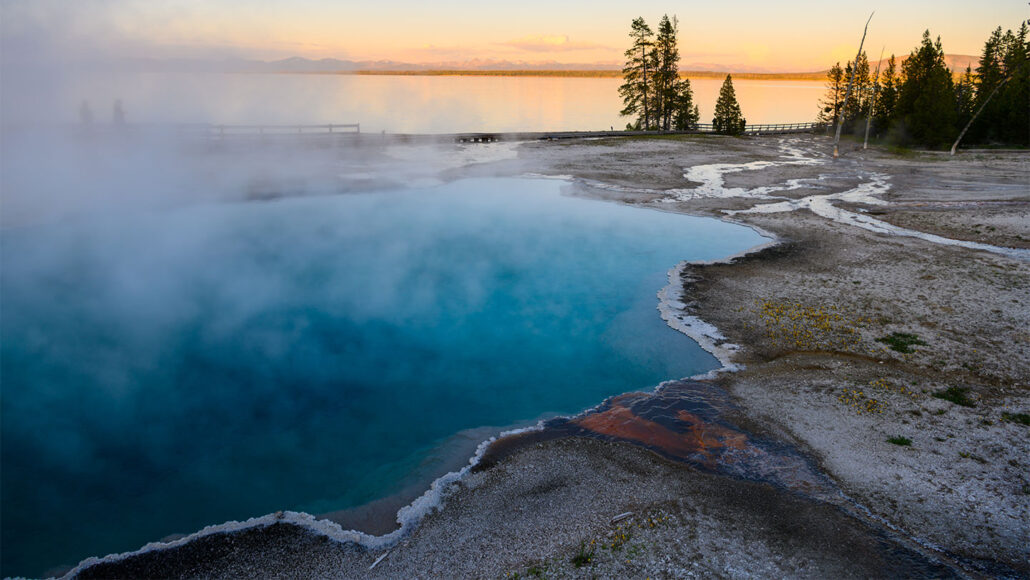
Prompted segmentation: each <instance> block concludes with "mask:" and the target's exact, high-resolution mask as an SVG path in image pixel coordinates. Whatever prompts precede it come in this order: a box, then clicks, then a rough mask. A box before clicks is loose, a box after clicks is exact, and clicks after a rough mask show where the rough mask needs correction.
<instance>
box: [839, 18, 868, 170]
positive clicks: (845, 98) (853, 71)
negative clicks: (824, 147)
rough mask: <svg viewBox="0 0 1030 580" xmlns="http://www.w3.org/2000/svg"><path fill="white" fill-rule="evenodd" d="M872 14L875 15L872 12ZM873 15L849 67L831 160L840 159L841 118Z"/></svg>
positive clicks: (863, 31) (866, 25)
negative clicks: (849, 74)
mask: <svg viewBox="0 0 1030 580" xmlns="http://www.w3.org/2000/svg"><path fill="white" fill-rule="evenodd" d="M873 14H876V12H875V11H874V12H873ZM873 14H870V15H869V20H866V21H865V28H864V29H862V41H861V42H859V43H858V54H856V55H855V64H853V65H852V66H851V76H850V77H849V78H848V90H847V91H845V92H844V102H843V103H841V105H840V112H839V113H838V114H837V134H836V135H834V137H833V158H834V159H836V158H838V157H840V147H839V144H840V130H841V128H842V127H841V126H842V125H843V123H842V121H843V120H844V119H843V118H842V117H843V116H844V109H846V108H847V106H848V98H849V97H851V85H852V84H854V82H855V73H856V72H858V58H859V57H860V56H862V46H863V45H865V35H866V33H867V32H869V23H870V22H872V20H873Z"/></svg>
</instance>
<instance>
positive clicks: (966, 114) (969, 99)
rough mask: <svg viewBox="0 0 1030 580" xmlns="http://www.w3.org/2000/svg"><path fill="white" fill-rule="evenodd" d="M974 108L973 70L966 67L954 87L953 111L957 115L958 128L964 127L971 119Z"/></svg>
mask: <svg viewBox="0 0 1030 580" xmlns="http://www.w3.org/2000/svg"><path fill="white" fill-rule="evenodd" d="M975 107H976V86H975V84H974V82H973V69H972V68H971V67H968V66H967V67H966V72H965V73H963V74H962V78H961V79H959V82H958V84H957V85H955V111H956V112H957V113H958V125H957V126H958V127H965V126H966V123H968V122H969V121H970V119H972V118H973V113H974V112H975Z"/></svg>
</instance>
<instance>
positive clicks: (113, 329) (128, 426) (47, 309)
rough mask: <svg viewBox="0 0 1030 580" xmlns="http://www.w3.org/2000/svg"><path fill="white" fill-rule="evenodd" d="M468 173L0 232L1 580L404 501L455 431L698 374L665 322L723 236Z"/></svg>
mask: <svg viewBox="0 0 1030 580" xmlns="http://www.w3.org/2000/svg"><path fill="white" fill-rule="evenodd" d="M563 187H564V182H562V181H558V180H545V179H540V180H532V179H516V178H490V179H487V178H483V179H470V180H461V181H456V182H452V183H448V184H446V185H441V186H438V187H432V188H424V189H403V190H396V191H387V192H378V193H375V194H350V195H323V196H316V197H307V198H294V199H280V200H276V201H270V202H250V203H221V204H216V203H211V204H199V205H196V204H195V205H190V206H184V207H179V208H177V209H166V210H126V211H123V212H120V215H118V214H116V213H110V212H97V213H94V214H91V215H84V216H80V217H77V218H69V219H66V220H64V221H62V222H59V223H51V224H46V225H37V226H31V227H20V228H8V229H4V230H0V242H2V248H3V262H2V279H0V291H2V294H3V300H4V302H3V306H4V316H3V317H2V319H0V331H2V335H3V337H4V340H3V342H2V345H0V355H2V356H0V362H2V369H0V370H2V374H3V377H4V391H3V397H4V400H3V409H2V422H0V425H2V440H3V448H2V463H3V466H4V468H3V472H2V503H3V506H4V514H3V515H4V517H3V521H2V532H3V538H4V555H3V570H2V574H3V575H4V576H7V575H20V574H25V575H39V574H41V573H43V572H44V571H45V570H47V569H49V568H50V567H53V566H59V565H62V564H66V565H67V564H75V563H76V562H77V561H78V560H79V559H81V558H83V557H86V556H89V555H102V554H106V553H110V552H117V551H126V550H132V549H135V548H138V547H139V546H141V545H142V544H143V543H145V542H147V541H153V540H157V539H160V538H162V537H164V536H166V535H168V534H173V533H189V532H192V531H195V530H197V529H199V528H201V527H202V526H204V525H206V524H212V523H220V522H222V521H225V520H230V519H245V518H247V517H251V516H258V515H262V514H265V513H269V512H273V511H275V510H280V509H293V510H302V511H308V512H311V513H323V512H327V511H331V510H338V509H343V508H348V507H352V506H357V505H361V504H364V503H366V502H369V501H372V500H375V499H379V498H383V497H385V496H387V495H390V494H392V493H394V492H396V491H398V490H400V489H402V488H404V487H406V486H410V485H411V484H412V481H413V478H416V479H417V478H418V477H421V475H419V474H420V473H422V474H424V472H425V470H426V469H429V470H430V471H432V468H433V466H432V465H429V466H428V467H427V465H426V462H427V461H428V462H429V463H432V461H433V460H432V458H431V456H432V454H433V453H434V450H436V449H439V448H440V446H441V445H445V444H446V441H447V440H448V438H450V437H453V436H454V435H455V434H457V433H459V432H461V431H463V430H468V429H475V428H478V427H482V426H489V425H493V426H500V427H503V426H510V425H519V424H526V423H527V422H533V421H535V420H537V419H539V418H540V417H544V416H553V415H554V414H556V413H561V414H569V413H576V412H578V411H581V410H583V409H585V408H587V407H589V406H592V405H595V404H597V403H600V402H601V401H602V400H604V399H605V397H608V396H611V395H614V394H618V393H623V392H627V391H632V390H639V389H648V388H651V387H654V386H656V385H657V384H658V383H659V382H661V381H664V380H666V379H674V378H680V377H685V376H689V375H693V374H696V373H700V372H705V371H708V370H710V369H712V368H715V367H716V366H717V362H716V361H715V359H714V358H713V357H711V356H710V355H709V354H707V353H706V352H704V351H702V350H701V349H700V348H699V347H698V346H697V345H696V344H695V343H694V342H692V341H691V340H689V339H688V338H687V337H685V336H683V335H681V334H679V333H677V332H675V331H673V330H672V329H670V328H669V327H667V326H666V325H665V323H664V322H663V321H662V320H661V318H660V317H659V313H658V312H657V310H656V306H657V298H656V293H657V292H658V291H659V290H660V289H661V288H662V287H663V286H664V285H665V284H666V283H667V272H668V270H669V269H670V268H672V267H674V266H675V265H676V264H677V263H678V262H679V261H680V260H684V259H688V260H707V259H713V258H717V257H720V256H725V255H729V254H734V253H737V252H740V251H742V250H744V249H746V248H748V247H751V246H754V245H756V244H759V243H761V242H762V241H763V238H761V237H760V236H758V235H757V234H756V233H755V232H753V231H752V230H750V229H747V228H744V227H742V226H738V225H733V224H729V223H724V222H721V221H718V220H714V219H709V218H696V217H689V216H684V215H678V214H671V213H664V212H660V211H655V210H649V209H641V208H633V207H627V206H622V205H618V204H614V203H609V202H601V201H591V200H584V199H579V198H574V197H569V196H565V195H562V194H561V191H562V188H563Z"/></svg>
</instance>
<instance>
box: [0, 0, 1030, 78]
mask: <svg viewBox="0 0 1030 580" xmlns="http://www.w3.org/2000/svg"><path fill="white" fill-rule="evenodd" d="M0 6H2V19H0V26H2V28H0V30H2V40H3V44H4V46H3V48H4V49H5V51H7V52H8V57H9V58H15V59H16V58H20V57H22V56H25V57H32V56H35V55H36V53H38V52H39V51H40V50H42V51H44V52H48V53H50V54H52V55H59V56H61V57H62V58H64V57H69V58H71V57H84V56H85V55H99V56H104V57H118V56H136V57H150V58H159V59H167V58H205V59H208V58H214V59H223V58H248V59H258V60H277V59H281V58H287V57H292V56H300V57H306V58H315V59H318V58H338V59H349V60H394V61H402V62H411V63H439V62H463V61H468V60H473V59H497V60H509V61H519V62H547V61H554V62H561V63H579V64H586V63H619V62H621V60H622V52H623V51H624V50H625V49H626V47H627V46H628V37H627V34H628V32H629V24H630V21H631V20H632V19H633V18H635V17H637V16H643V17H644V18H645V19H646V20H647V21H648V23H649V24H651V25H652V27H656V25H657V22H658V20H659V19H660V18H661V16H662V15H663V14H669V15H670V16H673V15H675V16H677V17H678V19H679V23H680V33H679V43H680V51H681V57H682V65H681V66H688V67H689V66H690V65H691V64H717V65H721V66H734V65H739V66H740V68H739V70H746V69H751V70H767V71H772V72H800V71H813V70H823V69H826V68H828V67H829V66H830V65H831V64H833V63H834V62H836V61H846V60H848V59H851V58H853V57H854V53H855V52H856V49H857V46H858V41H859V39H860V37H861V33H862V26H863V24H864V23H865V20H866V18H867V17H868V16H869V14H870V13H871V12H873V11H874V10H875V11H876V15H875V16H874V17H873V20H872V23H871V25H870V28H869V37H868V39H867V41H866V48H867V52H869V53H871V54H872V55H876V54H877V53H878V52H879V50H880V48H881V47H884V48H885V50H886V54H891V53H896V54H899V55H901V54H908V52H909V51H910V50H911V49H912V48H913V47H915V46H916V44H918V42H919V40H920V37H921V35H922V32H923V30H925V29H929V30H930V31H931V33H932V34H933V35H934V36H937V35H940V36H941V38H942V41H943V44H944V48H945V51H946V52H947V53H949V54H974V55H976V54H979V52H980V50H981V49H982V47H983V42H984V40H985V39H986V38H987V35H988V34H989V33H990V31H991V30H993V29H994V28H995V27H997V26H1002V27H1003V28H1006V29H1007V28H1013V29H1014V28H1016V27H1018V26H1019V23H1020V21H1021V20H1023V19H1026V18H1028V17H1030V6H1028V4H1027V2H1026V1H1025V0H1019V1H1017V0H985V1H981V2H975V3H974V2H970V1H969V0H932V1H926V0H917V1H905V2H896V1H894V2H885V3H882V4H881V3H876V2H867V1H864V0H858V1H852V2H846V3H840V5H839V6H838V5H836V3H834V5H831V3H828V2H825V1H811V0H789V1H779V2H770V1H768V0H761V1H759V0H724V1H722V2H656V1H654V0H638V1H636V2H632V3H631V2H612V1H604V0H563V1H561V2H555V1H554V0H519V1H518V2H511V1H496V2H487V1H483V0H432V1H425V0H378V1H375V2H369V1H368V0H361V1H356V0H335V1H330V0H249V1H245V0H162V1H154V0H0ZM39 45H42V48H40V47H39ZM29 46H32V47H33V48H32V50H31V51H30V50H28V49H27V48H24V47H29ZM30 53H31V54H30ZM874 58H875V56H874Z"/></svg>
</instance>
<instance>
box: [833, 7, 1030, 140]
mask: <svg viewBox="0 0 1030 580" xmlns="http://www.w3.org/2000/svg"><path fill="white" fill-rule="evenodd" d="M1028 22H1030V21H1025V22H1023V23H1021V24H1020V27H1019V29H1018V30H1017V31H1016V32H1013V31H1012V30H1009V31H1007V32H1004V33H1003V32H1002V29H1001V27H998V28H997V29H996V30H995V31H994V32H992V33H991V36H990V37H989V38H988V39H987V41H986V42H985V43H984V49H983V52H982V54H981V55H980V58H979V61H978V66H977V68H976V70H975V71H974V70H973V68H972V67H971V66H968V67H967V68H966V71H965V72H964V73H959V74H957V75H956V74H953V73H952V72H951V71H950V70H949V69H948V67H947V64H946V62H945V57H944V49H943V47H942V46H941V39H940V37H938V38H937V40H936V42H935V41H933V40H931V37H930V31H926V32H924V33H923V39H922V42H921V43H920V45H919V46H918V47H916V48H915V49H914V50H913V51H912V53H911V54H910V55H909V56H908V58H906V59H905V60H904V61H903V62H902V63H901V66H900V70H899V67H898V66H897V62H896V59H895V57H894V55H891V57H890V59H888V60H887V61H885V66H884V68H883V70H874V71H870V66H869V60H868V58H867V56H866V54H865V53H864V52H863V53H861V54H860V55H859V56H858V58H857V59H856V61H855V62H851V61H848V63H847V64H846V65H845V66H844V68H841V66H840V63H837V64H835V65H834V66H833V67H832V68H831V69H830V70H829V72H827V73H826V78H827V79H828V81H827V90H826V96H825V97H824V98H823V100H822V101H820V103H819V105H820V109H819V120H820V121H823V122H827V123H835V122H837V120H838V119H840V122H841V125H842V127H841V128H842V130H843V132H845V133H860V134H861V133H864V132H865V131H866V124H867V122H868V123H869V131H870V134H871V135H872V137H873V138H874V139H880V140H883V141H885V142H889V143H894V144H899V145H919V146H924V147H946V146H948V145H951V144H952V142H954V141H955V139H956V138H957V137H958V136H959V134H960V133H961V132H962V130H963V129H964V128H965V127H966V126H967V125H968V126H969V131H968V133H966V134H965V135H964V136H963V141H962V144H963V145H966V144H995V145H1019V146H1028V145H1030V61H1028V55H1030V44H1028V42H1027V40H1028V38H1027V37H1028ZM852 74H854V81H853V84H852V90H851V96H850V98H848V100H847V103H846V104H845V103H844V100H845V94H846V92H847V87H848V83H849V79H851V78H852ZM842 107H843V110H842ZM970 122H972V124H970Z"/></svg>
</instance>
